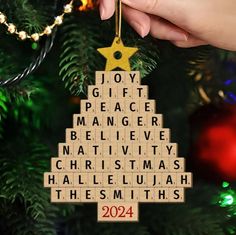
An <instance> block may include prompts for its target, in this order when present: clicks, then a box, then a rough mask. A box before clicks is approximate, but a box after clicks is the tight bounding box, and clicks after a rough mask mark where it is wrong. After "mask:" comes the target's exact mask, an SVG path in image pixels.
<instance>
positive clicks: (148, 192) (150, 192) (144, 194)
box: [139, 188, 155, 203]
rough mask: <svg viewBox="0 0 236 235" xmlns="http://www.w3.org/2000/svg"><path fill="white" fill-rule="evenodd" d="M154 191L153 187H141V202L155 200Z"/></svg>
mask: <svg viewBox="0 0 236 235" xmlns="http://www.w3.org/2000/svg"><path fill="white" fill-rule="evenodd" d="M154 191H155V190H154V189H153V188H139V202H145V203H147V202H149V203H150V202H154V201H155V197H154Z"/></svg>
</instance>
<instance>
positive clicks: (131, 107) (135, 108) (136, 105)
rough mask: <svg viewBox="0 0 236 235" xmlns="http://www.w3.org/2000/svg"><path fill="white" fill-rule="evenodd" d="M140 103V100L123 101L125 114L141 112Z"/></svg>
mask: <svg viewBox="0 0 236 235" xmlns="http://www.w3.org/2000/svg"><path fill="white" fill-rule="evenodd" d="M140 102H142V101H141V100H137V99H136V100H135V99H125V102H124V103H125V108H124V110H125V112H131V113H139V112H143V110H142V109H141V108H140Z"/></svg>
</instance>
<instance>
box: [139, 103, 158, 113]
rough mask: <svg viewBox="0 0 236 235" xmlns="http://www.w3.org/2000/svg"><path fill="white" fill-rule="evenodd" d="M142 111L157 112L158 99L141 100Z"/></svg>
mask: <svg viewBox="0 0 236 235" xmlns="http://www.w3.org/2000/svg"><path fill="white" fill-rule="evenodd" d="M139 107H140V112H147V113H153V114H154V113H155V112H156V100H150V99H149V100H140V102H139Z"/></svg>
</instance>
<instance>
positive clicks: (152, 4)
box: [122, 0, 193, 24]
mask: <svg viewBox="0 0 236 235" xmlns="http://www.w3.org/2000/svg"><path fill="white" fill-rule="evenodd" d="M122 2H123V3H124V4H126V5H128V6H130V7H132V8H134V9H136V10H139V11H143V12H146V13H149V14H152V15H157V16H160V17H162V18H164V19H166V20H169V21H170V22H172V23H177V24H182V23H183V20H185V19H186V15H187V14H191V13H190V12H189V10H191V9H192V8H191V4H192V2H193V1H189V0H145V1H144V0H122Z"/></svg>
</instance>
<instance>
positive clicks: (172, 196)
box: [169, 188, 185, 202]
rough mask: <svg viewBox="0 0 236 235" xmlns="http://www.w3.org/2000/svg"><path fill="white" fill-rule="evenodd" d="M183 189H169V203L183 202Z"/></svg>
mask: <svg viewBox="0 0 236 235" xmlns="http://www.w3.org/2000/svg"><path fill="white" fill-rule="evenodd" d="M184 199H185V198H184V189H183V188H170V189H169V202H184Z"/></svg>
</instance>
